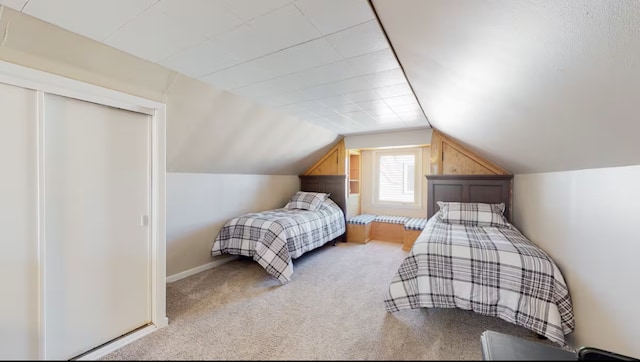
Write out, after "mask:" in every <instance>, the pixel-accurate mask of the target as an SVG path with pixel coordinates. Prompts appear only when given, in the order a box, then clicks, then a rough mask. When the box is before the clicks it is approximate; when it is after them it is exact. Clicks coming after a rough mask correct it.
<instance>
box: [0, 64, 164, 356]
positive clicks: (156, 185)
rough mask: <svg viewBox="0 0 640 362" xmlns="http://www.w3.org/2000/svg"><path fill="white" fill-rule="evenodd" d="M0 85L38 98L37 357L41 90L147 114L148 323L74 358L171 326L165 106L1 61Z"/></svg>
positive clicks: (42, 311)
mask: <svg viewBox="0 0 640 362" xmlns="http://www.w3.org/2000/svg"><path fill="white" fill-rule="evenodd" d="M0 83H5V84H9V85H14V86H18V87H22V88H27V89H32V90H34V91H36V97H37V102H36V104H37V106H38V110H37V117H38V119H37V125H36V134H35V135H34V137H36V139H37V147H38V149H37V153H36V154H37V160H36V167H37V170H36V174H37V175H38V176H37V178H38V180H37V185H38V186H37V190H34V192H37V195H38V197H37V200H38V201H37V205H35V206H36V210H37V213H38V220H37V225H38V231H37V244H38V245H37V250H38V311H37V312H38V327H39V338H38V356H39V358H40V359H47V353H46V348H45V346H46V344H45V341H46V335H45V333H44V331H45V328H44V327H45V325H44V323H45V320H46V319H45V316H46V313H47V312H48V311H47V308H46V300H45V298H46V295H45V286H46V282H47V276H46V275H45V265H44V262H45V251H46V247H47V243H46V240H45V234H44V225H45V222H46V220H45V214H44V185H45V183H44V112H45V110H44V94H45V93H49V94H55V95H60V96H64V97H68V98H74V99H78V100H82V101H87V102H92V103H96V104H101V105H105V106H110V107H114V108H121V109H125V110H129V111H133V112H138V113H143V114H147V115H149V116H151V132H150V141H151V142H150V143H151V149H150V162H151V165H150V167H151V175H150V195H149V196H150V200H151V205H150V217H149V224H150V237H151V270H150V273H151V301H150V302H151V305H150V307H151V325H149V326H146V327H143V328H140V329H138V330H136V331H134V332H132V333H130V334H127V335H125V336H123V337H121V338H118V339H116V340H113V341H111V342H108V343H106V344H104V345H102V346H100V347H99V348H97V349H94V350H91V351H90V352H88V353H86V354H83V355H81V356H80V357H79V358H77V359H81V360H92V359H98V358H100V357H102V356H104V355H106V354H108V353H110V352H112V351H115V350H116V349H118V348H120V347H122V346H124V345H126V344H128V343H130V342H132V341H134V340H136V339H139V338H141V337H143V336H145V335H147V334H149V333H152V332H154V331H155V330H157V329H159V328H162V327H165V326H167V325H168V324H169V319H168V318H167V314H166V201H165V190H166V186H165V182H166V181H165V178H166V166H165V165H166V151H165V149H166V144H165V140H166V105H165V104H164V103H160V102H156V101H153V100H149V99H145V98H141V97H138V96H134V95H131V94H127V93H123V92H120V91H116V90H112V89H108V88H104V87H101V86H97V85H93V84H89V83H85V82H82V81H78V80H74V79H70V78H67V77H63V76H60V75H55V74H51V73H47V72H43V71H40V70H36V69H32V68H28V67H24V66H21V65H17V64H13V63H8V62H5V61H2V60H0Z"/></svg>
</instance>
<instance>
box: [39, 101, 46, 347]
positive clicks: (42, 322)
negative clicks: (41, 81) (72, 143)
mask: <svg viewBox="0 0 640 362" xmlns="http://www.w3.org/2000/svg"><path fill="white" fill-rule="evenodd" d="M36 107H37V108H38V109H37V117H38V120H37V123H36V149H37V151H36V152H37V153H36V167H37V170H36V178H37V191H36V195H37V201H36V202H37V210H38V216H37V223H38V226H37V230H38V231H37V233H38V234H37V235H38V236H37V238H38V328H39V330H38V358H39V359H46V355H47V349H46V346H47V339H46V338H47V337H46V333H45V331H46V330H47V328H46V327H47V325H46V318H45V317H46V315H47V303H46V301H47V298H46V296H47V293H46V290H47V289H46V287H47V284H46V280H47V276H46V272H45V271H46V270H47V264H46V257H45V256H46V252H47V249H46V243H45V233H44V232H45V228H44V226H45V224H44V222H45V218H44V215H45V203H44V200H45V193H44V192H45V187H44V174H45V164H44V160H45V158H44V156H45V143H44V92H42V91H37V92H36Z"/></svg>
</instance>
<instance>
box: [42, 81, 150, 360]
mask: <svg viewBox="0 0 640 362" xmlns="http://www.w3.org/2000/svg"><path fill="white" fill-rule="evenodd" d="M44 103H45V104H44V109H45V113H44V114H45V119H44V124H45V130H44V133H45V143H44V144H45V187H44V188H45V240H46V273H47V274H46V275H47V277H46V291H45V296H46V299H45V302H46V310H45V316H46V326H45V329H46V357H47V358H48V359H69V358H72V357H76V356H78V355H80V354H82V353H84V352H87V351H89V350H90V349H92V348H95V347H97V346H99V345H101V344H103V343H106V342H108V341H110V340H112V339H114V338H117V337H119V336H121V335H123V334H125V333H127V332H130V331H132V330H134V329H136V328H138V327H141V326H144V325H147V324H148V323H150V321H151V307H150V305H151V304H150V295H151V294H150V293H151V288H150V285H151V282H150V278H151V276H150V270H151V265H150V261H151V254H150V250H151V249H150V232H149V227H148V226H147V225H146V222H145V217H144V215H149V208H150V196H149V182H150V180H149V177H150V163H149V154H150V150H149V147H150V146H149V137H150V117H149V116H148V115H143V114H139V113H134V112H129V111H125V110H121V109H116V108H111V107H107V106H103V105H98V104H94V103H89V102H83V101H79V100H76V99H70V98H65V97H61V96H54V95H48V94H47V95H46V96H45V102H44Z"/></svg>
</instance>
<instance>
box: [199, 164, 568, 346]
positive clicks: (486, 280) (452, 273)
mask: <svg viewBox="0 0 640 362" xmlns="http://www.w3.org/2000/svg"><path fill="white" fill-rule="evenodd" d="M427 180H428V200H429V205H428V217H429V221H428V222H427V225H426V227H425V229H424V230H423V231H422V233H421V234H420V236H418V238H417V239H416V241H415V243H414V245H413V247H412V249H411V250H410V251H409V254H408V255H407V257H406V258H405V259H404V260H403V262H402V263H401V265H400V266H399V268H398V270H397V272H396V273H395V275H393V276H392V278H390V280H391V282H390V284H389V288H388V290H387V293H386V296H385V298H384V305H385V308H386V310H387V311H388V312H390V313H392V312H396V311H399V310H403V309H413V308H460V309H466V310H472V311H474V312H476V313H479V314H483V315H489V316H495V317H498V318H501V319H503V320H506V321H508V322H511V323H514V324H517V325H520V326H523V327H525V328H527V329H530V330H532V331H534V332H536V333H537V334H539V335H541V336H545V337H547V338H548V339H549V340H551V341H553V342H555V343H557V344H559V345H565V339H564V336H565V335H566V334H569V333H571V332H572V331H573V329H574V327H575V324H574V316H573V310H572V305H571V297H570V295H569V290H568V288H567V285H566V283H565V281H564V278H563V276H562V274H561V272H560V270H559V269H558V267H557V266H556V264H555V263H554V261H553V260H552V259H551V258H550V257H549V255H547V254H546V253H545V252H544V251H543V250H542V249H540V248H539V247H537V246H536V245H535V244H534V243H532V242H531V241H529V240H528V239H527V238H526V237H525V236H524V235H522V233H520V231H519V230H518V229H517V228H516V227H515V226H513V225H512V224H511V182H512V176H477V175H473V176H460V175H452V176H427ZM345 187H346V179H345V176H301V189H302V190H303V192H302V193H296V195H294V196H293V197H292V199H291V200H290V201H289V203H288V204H287V205H285V207H283V208H280V209H275V210H269V211H264V212H260V213H251V214H246V215H242V216H240V217H237V218H234V219H232V220H230V221H229V222H228V223H227V224H225V226H224V227H223V228H222V229H221V230H220V233H219V234H218V236H217V237H216V239H215V242H214V245H213V248H212V251H211V253H212V255H221V254H235V255H244V256H248V257H252V258H253V259H254V260H255V261H256V262H258V263H259V264H260V265H261V266H262V267H263V268H264V269H265V270H266V271H267V272H268V273H269V274H271V275H273V276H274V277H276V278H278V280H280V281H281V282H282V283H283V284H284V283H286V282H288V281H290V280H291V276H292V274H293V259H295V258H297V257H299V256H300V255H302V254H304V253H306V252H308V251H310V250H313V249H316V248H318V247H320V246H322V245H324V244H326V243H328V242H333V243H334V245H335V242H336V240H340V239H341V240H344V234H345V230H346V227H345V225H346V220H345V215H346V209H345V207H346V199H345V198H346V192H345ZM300 194H303V195H306V196H305V197H307V198H308V199H309V200H311V199H312V198H317V197H318V196H319V197H320V199H322V200H321V201H318V200H315V203H316V205H315V206H308V205H305V202H302V203H298V202H297V201H296V198H297V197H298V198H299V195H300ZM322 195H328V196H327V197H324V198H323V197H322ZM292 205H293V206H292ZM314 207H315V208H314ZM311 209H313V210H311Z"/></svg>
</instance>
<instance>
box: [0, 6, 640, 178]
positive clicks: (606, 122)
mask: <svg viewBox="0 0 640 362" xmlns="http://www.w3.org/2000/svg"><path fill="white" fill-rule="evenodd" d="M0 4H4V5H7V6H9V7H11V8H14V9H16V10H18V11H22V12H23V13H25V14H29V15H32V16H34V17H37V18H40V19H42V20H45V21H47V22H50V23H53V24H55V25H58V26H60V27H62V28H65V29H68V30H70V31H73V32H76V33H78V34H81V35H84V36H86V37H89V38H92V39H94V40H97V41H99V42H102V43H105V44H107V45H110V46H113V47H115V48H117V49H120V50H123V51H125V52H128V53H130V54H133V55H135V56H138V57H140V58H143V59H146V60H149V61H152V62H156V63H158V64H161V65H163V66H165V67H167V68H170V69H173V70H175V71H178V72H180V73H183V74H185V75H187V76H189V77H193V78H196V79H199V80H201V81H203V82H205V83H208V84H210V85H212V86H213V87H215V88H217V89H224V90H228V91H229V92H231V93H235V94H237V95H239V96H241V97H244V98H247V99H250V100H252V101H255V102H257V103H259V104H261V105H263V106H265V107H268V108H270V109H273V110H277V111H279V112H282V113H283V114H287V115H290V116H293V117H295V118H297V119H301V120H305V121H309V122H312V123H314V124H316V125H319V126H321V127H325V128H327V129H329V130H331V131H333V132H335V133H337V134H341V135H353V134H358V133H365V132H375V131H385V130H401V129H416V128H428V127H431V126H433V127H434V128H437V129H439V130H441V131H443V132H444V133H446V134H448V135H449V136H450V137H453V138H455V139H457V140H459V141H461V142H462V143H463V144H465V145H466V146H468V147H469V148H471V149H472V150H475V151H476V152H477V153H479V154H480V155H482V156H485V157H487V158H489V159H490V160H492V161H494V162H495V163H497V164H498V165H500V166H502V167H504V168H506V169H507V170H509V171H511V172H514V173H527V172H546V171H560V170H570V169H583V168H597V167H608V166H623V165H634V164H640V142H638V141H637V138H638V135H640V120H639V117H638V116H637V114H638V106H637V105H638V104H640V1H637V0H581V1H573V0H528V1H524V0H474V1H471V0H428V1H426V0H371V1H370V2H369V1H367V0H56V1H51V0H0Z"/></svg>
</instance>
